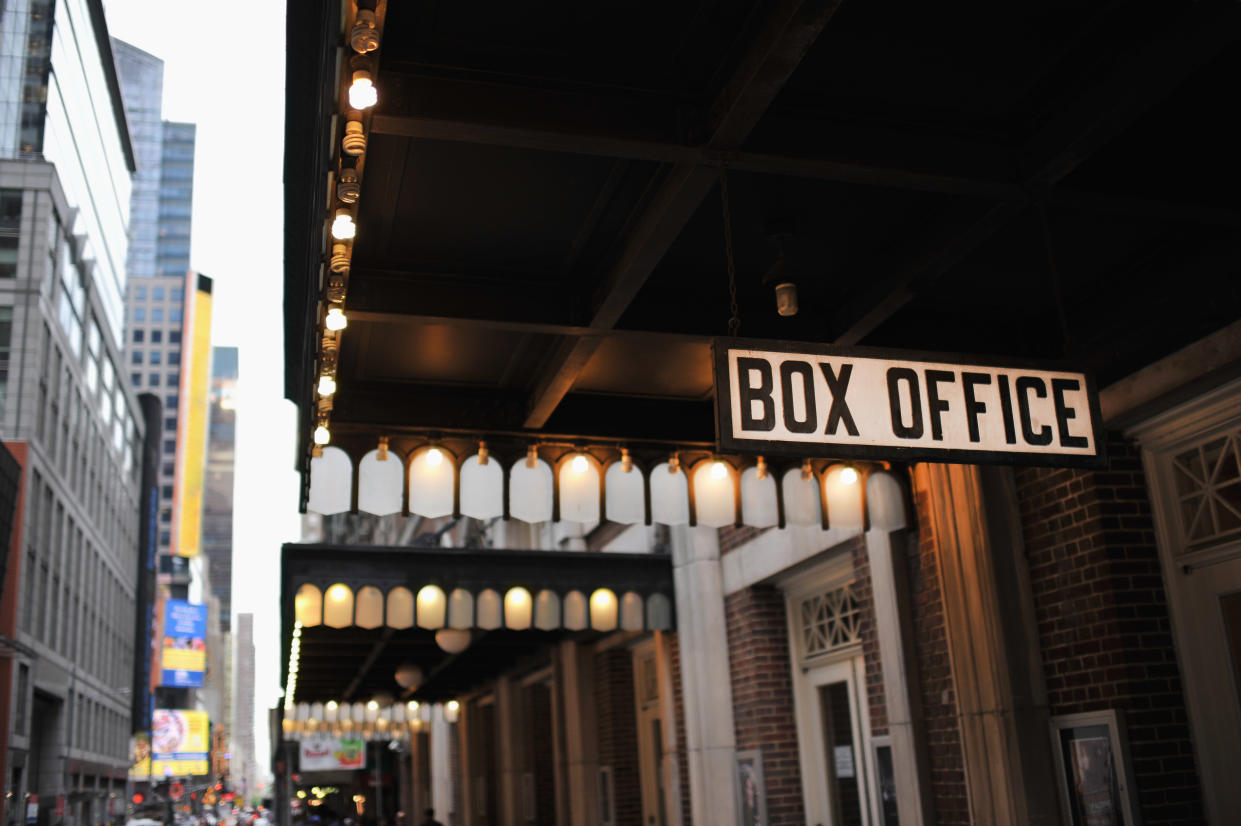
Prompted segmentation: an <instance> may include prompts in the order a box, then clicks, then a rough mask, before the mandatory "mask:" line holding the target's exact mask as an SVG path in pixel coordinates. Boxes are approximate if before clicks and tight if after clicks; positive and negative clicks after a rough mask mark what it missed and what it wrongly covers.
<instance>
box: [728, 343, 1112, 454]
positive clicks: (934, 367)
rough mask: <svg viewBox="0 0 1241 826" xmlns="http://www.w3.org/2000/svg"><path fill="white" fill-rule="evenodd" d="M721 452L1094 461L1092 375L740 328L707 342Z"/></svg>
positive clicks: (1096, 424)
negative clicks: (762, 336)
mask: <svg viewBox="0 0 1241 826" xmlns="http://www.w3.org/2000/svg"><path fill="white" fill-rule="evenodd" d="M715 391H716V413H717V418H718V431H717V435H718V442H719V445H720V449H721V450H723V451H726V452H741V453H767V454H779V453H784V454H793V455H797V456H823V457H829V458H857V459H893V460H905V459H929V460H933V461H945V462H972V463H976V462H988V463H1003V464H1040V465H1065V466H1098V465H1100V464H1101V463H1102V462H1103V460H1104V454H1103V437H1102V420H1101V418H1100V415H1099V403H1098V394H1097V393H1096V391H1095V387H1094V381H1093V380H1092V378H1091V377H1090V376H1089V375H1088V374H1086V373H1082V372H1080V371H1074V370H1068V369H1064V368H1060V367H1057V366H1054V365H1051V366H1049V365H1029V364H1015V363H1003V362H998V361H996V362H991V361H989V360H982V359H980V360H978V361H975V360H974V359H973V358H971V357H957V356H943V355H939V354H930V353H908V352H903V351H902V352H898V351H885V350H875V349H868V348H838V347H830V346H821V345H813V344H787V343H774V342H761V341H747V340H743V339H717V340H716V342H715Z"/></svg>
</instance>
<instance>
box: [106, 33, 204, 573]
mask: <svg viewBox="0 0 1241 826" xmlns="http://www.w3.org/2000/svg"><path fill="white" fill-rule="evenodd" d="M112 48H113V49H114V51H115V52H116V55H117V60H116V64H117V69H118V70H119V72H120V78H121V87H122V90H123V93H124V98H125V110H126V112H127V113H128V115H129V122H130V124H131V125H132V127H133V132H134V135H135V138H134V150H135V155H136V156H137V160H138V172H137V174H136V175H135V177H134V195H133V200H132V202H131V213H132V217H131V220H130V224H129V243H130V255H129V275H130V282H129V288H128V290H127V293H126V297H125V309H126V315H127V322H128V324H127V330H128V332H127V338H126V341H125V343H124V347H125V364H126V368H127V371H128V374H129V379H130V383H131V384H132V385H133V386H134V387H135V388H136V389H139V390H143V391H147V392H150V393H152V394H154V395H156V396H158V397H159V399H160V401H161V402H163V406H164V415H163V422H162V428H163V434H162V435H163V438H162V439H161V442H160V444H161V449H160V479H159V514H158V519H159V528H158V533H157V536H158V541H159V553H161V554H168V553H169V552H170V550H171V544H172V537H173V533H174V532H173V524H172V521H173V500H174V486H175V477H176V455H177V449H178V447H177V445H178V443H177V434H178V425H179V420H180V417H181V410H182V402H183V400H182V397H181V392H180V386H181V367H182V363H181V362H182V346H183V341H182V339H183V336H184V335H185V319H186V316H187V315H188V312H187V308H186V297H187V295H190V294H191V293H192V291H193V284H194V282H193V281H192V280H190V275H189V270H190V230H191V211H192V207H193V199H194V141H195V126H194V124H192V123H174V122H171V121H165V120H163V119H162V107H163V100H162V99H163V90H164V62H163V61H162V60H160V59H159V58H157V57H155V56H154V55H151V54H149V53H147V52H145V51H143V50H142V49H139V48H137V47H136V46H132V45H130V44H128V43H125V42H123V41H120V40H113V41H112Z"/></svg>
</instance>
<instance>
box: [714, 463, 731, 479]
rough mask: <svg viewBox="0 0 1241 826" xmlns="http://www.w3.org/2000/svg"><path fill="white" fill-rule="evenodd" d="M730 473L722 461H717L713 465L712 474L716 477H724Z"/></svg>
mask: <svg viewBox="0 0 1241 826" xmlns="http://www.w3.org/2000/svg"><path fill="white" fill-rule="evenodd" d="M727 475H728V468H727V467H726V466H725V465H724V463H723V462H721V461H718V460H717V461H716V462H715V463H714V464H713V465H711V476H712V477H713V478H715V479H723V478H724V477H725V476H727Z"/></svg>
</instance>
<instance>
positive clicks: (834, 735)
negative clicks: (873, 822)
mask: <svg viewBox="0 0 1241 826" xmlns="http://www.w3.org/2000/svg"><path fill="white" fill-rule="evenodd" d="M861 659H862V658H861V657H850V658H849V659H847V660H844V661H841V662H835V663H831V664H830V665H824V666H820V667H818V668H813V669H810V670H809V671H807V672H806V674H805V678H804V682H805V689H806V690H805V691H804V692H803V693H804V694H806V695H809V696H808V699H809V702H808V703H807V706H808V708H807V711H808V712H809V714H808V716H809V718H810V723H811V725H810V729H809V731H807V732H805V734H807V735H808V737H809V739H811V740H812V743H813V748H814V752H815V757H816V758H817V759H816V760H815V761H814V763H813V764H812V765H813V766H814V768H815V775H816V776H813V777H811V778H808V781H809V782H812V783H814V784H816V785H818V786H819V788H820V789H821V791H822V794H821V795H818V796H817V797H818V799H817V800H816V801H815V804H816V808H817V810H818V811H817V812H816V817H815V818H813V819H812V820H811V822H813V823H815V824H822V826H828V824H831V826H869V823H870V816H869V815H870V813H869V796H868V795H867V791H866V789H867V782H866V781H867V772H866V765H865V764H866V754H867V751H868V750H867V749H866V748H865V746H864V744H865V737H864V733H863V728H864V727H863V725H862V711H863V709H862V706H861V704H860V703H859V701H858V686H859V685H861V684H862V682H861V680H860V679H859V677H860V674H861Z"/></svg>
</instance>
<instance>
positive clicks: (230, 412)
mask: <svg viewBox="0 0 1241 826" xmlns="http://www.w3.org/2000/svg"><path fill="white" fill-rule="evenodd" d="M236 398H237V348H236V347H213V348H212V350H211V394H210V396H209V404H210V413H209V423H208V430H207V477H206V479H205V480H204V483H203V527H202V552H203V553H204V554H205V555H206V556H207V558H208V559H209V560H211V593H212V594H214V595H215V597H216V598H217V599H218V600H219V601H220V624H221V627H222V628H223V630H224V631H225V632H227V631H228V630H229V629H230V627H231V623H230V619H231V617H230V616H229V612H230V611H232V605H233V596H232V595H233V460H234V454H235V452H236V416H237V413H236V409H235V404H236Z"/></svg>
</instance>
